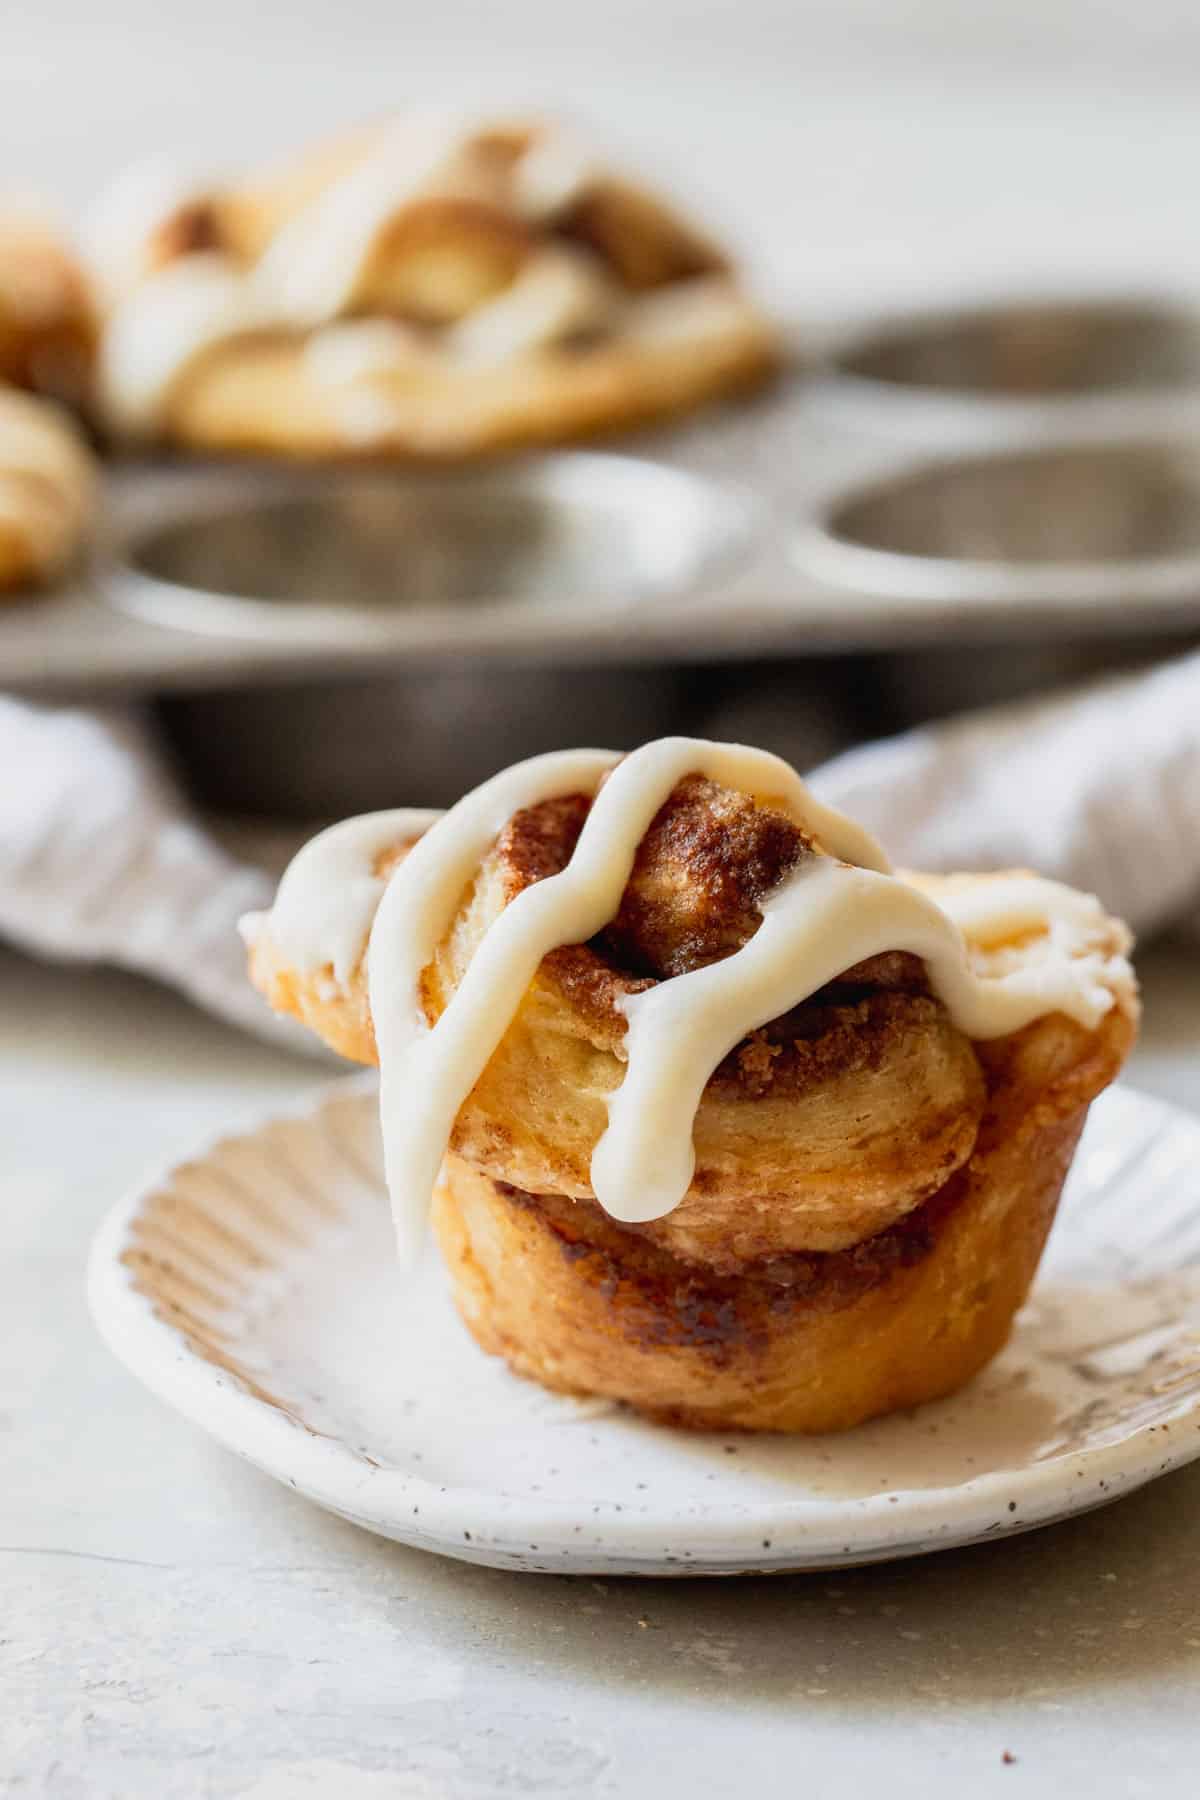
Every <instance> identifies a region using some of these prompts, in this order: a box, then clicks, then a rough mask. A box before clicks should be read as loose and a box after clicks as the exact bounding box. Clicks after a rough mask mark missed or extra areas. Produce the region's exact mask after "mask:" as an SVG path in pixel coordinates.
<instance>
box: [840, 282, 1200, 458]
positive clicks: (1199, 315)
mask: <svg viewBox="0 0 1200 1800" xmlns="http://www.w3.org/2000/svg"><path fill="white" fill-rule="evenodd" d="M818 391H819V393H820V395H821V398H822V401H823V403H824V404H825V405H827V406H829V407H830V408H831V409H832V410H833V411H834V412H835V413H836V414H838V415H840V416H841V417H842V418H843V420H844V421H845V422H846V423H847V424H849V425H850V426H851V427H857V428H860V429H865V430H868V431H872V432H881V433H883V434H896V435H900V436H902V437H908V438H915V439H924V440H926V441H927V442H929V441H932V442H933V443H939V442H940V443H942V444H948V443H951V442H957V441H958V440H959V439H960V438H965V439H966V440H968V441H969V440H971V439H979V438H980V437H981V436H983V435H985V434H989V433H990V434H998V435H1005V434H1008V433H1012V432H1014V431H1016V432H1030V433H1033V432H1037V431H1039V430H1052V431H1069V430H1072V429H1078V428H1088V429H1097V430H1100V431H1103V430H1104V428H1105V427H1106V426H1109V425H1113V426H1117V427H1120V426H1121V424H1122V423H1123V422H1124V421H1126V420H1128V419H1129V418H1131V417H1135V416H1141V415H1149V416H1150V417H1153V416H1154V415H1155V414H1158V415H1162V414H1165V413H1179V412H1182V413H1183V414H1184V415H1186V414H1187V413H1188V411H1189V410H1194V408H1195V406H1196V401H1197V396H1198V395H1200V309H1198V308H1197V306H1196V305H1195V304H1194V303H1189V302H1186V301H1183V300H1171V299H1163V298H1156V297H1144V296H1143V297H1129V298H1124V299H1117V298H1078V297H1076V298H1068V299H1063V298H1045V299H1014V300H1009V301H997V302H993V303H991V304H989V305H966V306H962V307H959V308H956V309H953V310H947V311H936V312H935V311H927V312H922V313H915V314H911V315H908V316H906V317H899V318H892V319H885V320H882V321H879V322H877V323H876V324H874V325H873V326H869V327H865V328H863V327H860V328H859V329H858V330H857V331H855V332H852V333H850V334H848V335H846V336H843V337H842V338H841V339H840V340H835V343H834V345H833V346H832V347H831V348H830V349H829V350H828V351H827V353H826V355H825V357H824V359H823V364H822V368H821V370H820V373H819V377H818Z"/></svg>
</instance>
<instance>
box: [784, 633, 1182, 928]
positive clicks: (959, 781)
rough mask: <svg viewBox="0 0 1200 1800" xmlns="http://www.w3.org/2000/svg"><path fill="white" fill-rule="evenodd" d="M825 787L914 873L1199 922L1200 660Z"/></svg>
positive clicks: (909, 739)
mask: <svg viewBox="0 0 1200 1800" xmlns="http://www.w3.org/2000/svg"><path fill="white" fill-rule="evenodd" d="M812 783H813V787H814V789H815V791H816V792H817V793H818V794H819V795H820V796H821V798H822V799H823V800H825V801H827V802H829V803H830V804H832V805H834V806H838V807H841V808H842V809H843V810H844V811H846V812H848V813H850V814H851V815H852V816H853V817H854V818H856V819H860V820H861V821H862V823H863V824H864V825H866V826H868V827H869V828H870V829H871V830H873V831H876V832H877V833H878V834H879V836H880V837H881V838H882V840H883V842H884V844H885V845H886V846H887V849H888V852H889V854H890V855H891V856H892V858H893V860H894V861H896V862H897V863H900V864H902V865H908V866H909V867H912V868H930V869H949V868H955V869H987V868H991V869H997V868H999V869H1003V868H1030V869H1036V870H1037V871H1038V873H1039V874H1042V875H1050V876H1053V877H1055V878H1056V879H1057V880H1059V881H1065V882H1069V883H1070V885H1071V886H1072V887H1077V888H1082V889H1084V891H1085V892H1088V893H1094V894H1098V895H1099V896H1100V898H1101V899H1102V900H1103V902H1104V905H1105V907H1106V909H1107V910H1108V911H1109V912H1111V913H1116V914H1117V915H1118V916H1120V917H1121V918H1124V919H1127V920H1128V921H1129V923H1130V924H1131V925H1132V926H1133V928H1134V930H1135V932H1138V933H1139V934H1141V935H1148V934H1150V933H1151V932H1154V931H1157V930H1160V929H1161V928H1162V927H1164V926H1166V925H1170V924H1179V925H1182V926H1185V927H1188V928H1190V929H1192V930H1194V929H1196V928H1197V927H1198V926H1200V654H1198V653H1192V654H1190V655H1188V656H1184V657H1181V658H1179V659H1177V660H1174V661H1171V662H1168V663H1163V664H1160V665H1159V666H1158V667H1157V668H1153V669H1150V670H1144V671H1141V672H1139V673H1136V674H1131V675H1122V676H1118V677H1116V678H1115V679H1107V680H1104V681H1099V682H1094V683H1090V684H1088V685H1086V686H1084V687H1080V688H1073V689H1070V690H1068V691H1067V692H1065V693H1056V694H1053V695H1050V696H1049V697H1042V698H1037V699H1034V700H1025V701H1021V702H1019V703H1017V704H1015V705H1006V706H1000V707H989V708H988V709H987V710H985V711H982V712H978V713H970V714H967V715H965V716H964V717H962V718H958V719H952V720H950V721H949V722H947V723H944V724H937V725H929V726H925V727H922V728H920V729H919V730H916V731H910V732H906V733H905V734H904V735H903V736H902V737H897V738H888V739H884V740H883V741H882V742H880V743H877V744H868V745H866V746H865V747H864V748H862V749H861V750H852V751H850V752H849V753H848V754H846V755H844V756H840V757H837V758H836V759H835V760H834V761H833V762H830V763H826V764H825V765H824V766H823V767H822V768H820V769H818V770H817V771H816V772H815V774H814V775H813V777H812Z"/></svg>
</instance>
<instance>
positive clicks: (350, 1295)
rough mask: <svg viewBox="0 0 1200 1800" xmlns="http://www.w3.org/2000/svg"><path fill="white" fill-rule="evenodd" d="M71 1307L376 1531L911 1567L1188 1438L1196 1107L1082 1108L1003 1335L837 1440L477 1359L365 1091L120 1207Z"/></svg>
mask: <svg viewBox="0 0 1200 1800" xmlns="http://www.w3.org/2000/svg"><path fill="white" fill-rule="evenodd" d="M90 1294H91V1304H92V1310H93V1313H94V1316H95V1318H96V1322H97V1324H98V1325H99V1327H100V1330H101V1332H102V1333H103V1335H104V1337H105V1338H106V1339H107V1341H108V1343H109V1344H110V1346H111V1347H112V1349H113V1350H114V1351H115V1352H116V1354H117V1355H118V1356H119V1357H121V1358H122V1360H123V1361H124V1362H125V1363H127V1364H128V1366H129V1367H130V1368H131V1369H132V1370H133V1371H134V1373H135V1374H137V1375H138V1376H139V1377H140V1378H141V1379H142V1380H143V1381H144V1382H145V1383H146V1384H147V1385H148V1386H149V1387H151V1388H152V1389H154V1391H155V1392H156V1393H158V1394H160V1395H161V1396H162V1397H163V1398H164V1399H165V1400H167V1401H168V1402H170V1404H172V1405H173V1406H176V1407H177V1408H178V1409H179V1410H180V1411H181V1412H182V1413H184V1414H186V1415H187V1416H188V1417H189V1418H190V1419H192V1420H194V1421H195V1422H196V1423H197V1424H198V1425H201V1426H202V1427H203V1428H204V1429H205V1430H207V1431H209V1432H211V1433H212V1435H213V1436H214V1437H216V1438H218V1439H219V1440H220V1441H221V1442H222V1443H224V1444H227V1445H228V1446H229V1447H230V1449H232V1450H236V1451H238V1452H239V1453H240V1454H241V1455H242V1456H245V1457H247V1458H248V1459H249V1461H251V1462H252V1463H256V1464H257V1465H258V1467H259V1468H261V1469H265V1470H267V1471H268V1472H269V1473H270V1474H272V1475H275V1476H277V1477H278V1478H279V1479H280V1480H281V1481H285V1482H287V1483H288V1484H289V1486H291V1487H293V1488H297V1489H298V1490H299V1491H300V1492H301V1493H304V1494H307V1495H309V1496H310V1497H311V1498H312V1499H314V1500H316V1501H317V1502H318V1503H319V1504H320V1505H322V1506H326V1507H329V1508H331V1509H332V1510H333V1511H334V1512H337V1513H340V1514H341V1515H342V1516H343V1517H344V1518H347V1519H351V1520H353V1521H354V1522H355V1523H356V1524H359V1525H362V1526H365V1527H366V1528H367V1529H368V1530H370V1531H376V1532H380V1533H382V1534H383V1535H384V1536H385V1537H390V1538H396V1539H398V1540H400V1541H401V1542H402V1543H407V1544H412V1545H415V1546H418V1547H419V1548H421V1549H426V1550H436V1551H439V1552H441V1553H442V1554H444V1555H449V1556H456V1557H463V1558H466V1559H467V1560H469V1561H473V1562H482V1563H491V1564H494V1565H495V1566H497V1567H500V1568H510V1569H542V1570H559V1571H578V1572H580V1573H587V1572H591V1573H605V1574H620V1573H629V1574H641V1575H683V1574H693V1573H696V1574H734V1573H740V1572H745V1571H750V1570H756V1571H768V1570H777V1569H778V1570H782V1569H816V1568H832V1567H836V1566H838V1565H840V1564H847V1563H862V1562H870V1561H875V1560H882V1559H885V1558H889V1557H898V1556H909V1555H915V1554H918V1553H921V1552H925V1551H930V1550H936V1549H940V1548H942V1547H944V1546H947V1545H952V1544H963V1543H971V1542H974V1541H976V1540H978V1539H984V1538H991V1537H998V1536H1003V1535H1005V1534H1006V1533H1009V1532H1015V1531H1026V1530H1029V1529H1030V1528H1031V1527H1033V1526H1036V1525H1043V1524H1047V1523H1049V1522H1050V1521H1051V1520H1055V1519H1061V1518H1065V1517H1067V1516H1068V1515H1070V1514H1071V1513H1076V1512H1082V1511H1084V1510H1086V1509H1087V1508H1089V1507H1094V1506H1102V1505H1104V1504H1106V1503H1107V1502H1108V1501H1110V1500H1114V1499H1117V1498H1118V1497H1119V1496H1120V1495H1122V1494H1126V1493H1129V1492H1131V1491H1132V1490H1133V1489H1134V1488H1136V1487H1139V1486H1140V1485H1141V1484H1142V1483H1143V1482H1146V1481H1149V1480H1151V1479H1153V1477H1154V1476H1156V1475H1159V1474H1161V1473H1162V1472H1163V1471H1165V1470H1167V1469H1170V1468H1173V1467H1175V1466H1177V1465H1178V1464H1180V1463H1184V1462H1187V1461H1189V1460H1190V1459H1191V1458H1193V1457H1195V1456H1197V1455H1200V1120H1194V1119H1192V1118H1190V1117H1188V1116H1187V1115H1184V1114H1181V1113H1178V1112H1175V1111H1174V1110H1172V1109H1171V1108H1169V1107H1166V1106H1163V1105H1161V1104H1160V1103H1158V1102H1155V1101H1151V1100H1148V1099H1146V1098H1144V1097H1142V1096H1141V1095H1138V1094H1135V1093H1131V1092H1129V1091H1125V1090H1117V1091H1116V1092H1113V1093H1110V1094H1107V1095H1105V1096H1104V1098H1103V1099H1102V1100H1101V1101H1100V1102H1098V1103H1097V1105H1096V1106H1095V1108H1094V1109H1093V1114H1092V1119H1091V1122H1090V1123H1089V1125H1088V1128H1087V1132H1086V1135H1085V1137H1084V1141H1083V1144H1082V1146H1081V1149H1080V1152H1079V1155H1078V1157H1077V1159H1076V1165H1075V1169H1074V1172H1073V1174H1072V1177H1071V1181H1070V1185H1069V1189H1068V1192H1067V1194H1066V1196H1065V1197H1064V1201H1063V1207H1062V1211H1061V1213H1060V1217H1059V1223H1058V1225H1057V1227H1056V1230H1055V1234H1054V1238H1053V1241H1052V1244H1051V1248H1050V1251H1049V1253H1048V1255H1047V1257H1046V1261H1045V1263H1044V1265H1043V1269H1042V1273H1041V1276H1040V1278H1039V1281H1038V1284H1037V1288H1036V1292H1035V1295H1034V1298H1033V1301H1032V1303H1031V1304H1030V1306H1028V1307H1027V1308H1026V1310H1025V1312H1024V1313H1023V1314H1022V1316H1021V1318H1020V1321H1019V1323H1018V1326H1017V1330H1016V1332H1015V1335H1014V1338H1013V1341H1012V1343H1011V1344H1010V1346H1009V1348H1008V1349H1007V1350H1006V1351H1005V1352H1004V1354H1003V1355H1002V1356H1001V1357H999V1358H998V1360H997V1361H996V1362H995V1363H993V1364H992V1366H991V1368H990V1369H988V1370H987V1371H986V1372H985V1373H984V1374H983V1375H982V1376H980V1377H979V1378H978V1379H977V1380H976V1381H975V1382H974V1383H973V1384H972V1385H971V1386H970V1387H969V1388H968V1389H967V1390H966V1391H965V1392H964V1393H962V1394H960V1395H958V1396H957V1397H956V1398H954V1399H952V1400H947V1401H942V1402H939V1403H938V1404H936V1405H932V1406H928V1407H924V1408H922V1409H920V1410H919V1411H917V1412H914V1413H908V1414H904V1415H899V1416H896V1417H893V1418H891V1419H888V1420H885V1421H883V1422H882V1423H878V1424H873V1425H868V1426H864V1427H861V1428H860V1429H858V1430H857V1431H854V1432H852V1433H849V1434H848V1435H846V1436H842V1437H831V1438H822V1439H759V1438H754V1437H750V1436H744V1435H738V1434H734V1435H730V1436H697V1435H693V1434H689V1433H686V1432H672V1431H669V1430H666V1429H663V1428H661V1427H656V1426H652V1425H648V1424H645V1423H643V1422H642V1421H640V1420H638V1419H635V1418H633V1417H631V1416H630V1415H628V1414H626V1413H625V1412H623V1411H622V1410H621V1409H620V1408H617V1407H614V1406H611V1405H609V1404H608V1403H605V1402H586V1401H583V1402H580V1401H572V1400H568V1399H563V1398H560V1397H558V1396H556V1395H552V1394H548V1393H544V1392H543V1391H542V1390H541V1389H540V1388H538V1387H536V1386H533V1385H531V1384H529V1383H527V1382H523V1381H519V1380H517V1379H516V1378H515V1377H513V1376H512V1375H510V1374H509V1373H508V1372H507V1370H506V1369H505V1368H504V1367H503V1366H502V1365H501V1364H500V1363H498V1362H496V1361H494V1360H492V1359H491V1358H489V1357H486V1356H483V1355H482V1354H481V1353H480V1352H479V1351H478V1350H477V1349H476V1347H475V1345H474V1344H473V1343H472V1342H471V1340H470V1339H469V1338H468V1336H467V1334H466V1332H465V1331H464V1329H463V1328H462V1326H461V1325H460V1324H459V1322H458V1320H457V1318H456V1316H455V1314H454V1312H453V1310H452V1307H451V1305H450V1302H449V1299H448V1296H447V1293H446V1288H445V1284H444V1281H443V1278H442V1275H441V1271H440V1268H439V1267H438V1265H437V1263H436V1260H435V1259H434V1257H433V1256H432V1255H430V1256H429V1257H428V1258H427V1260H426V1263H425V1266H424V1268H423V1269H422V1270H421V1272H420V1273H419V1274H418V1275H416V1276H414V1277H413V1278H412V1279H411V1280H410V1281H409V1282H408V1283H407V1284H405V1283H404V1282H403V1281H402V1280H401V1277H400V1275H399V1274H398V1273H397V1271H396V1268H395V1266H394V1264H393V1260H392V1255H391V1244H390V1225H389V1219H388V1211H387V1203H386V1198H385V1194H384V1189H383V1185H382V1181H381V1177H380V1159H379V1145H378V1137H377V1125H376V1116H375V1103H374V1091H373V1086H372V1085H370V1084H368V1083H366V1082H364V1081H363V1080H361V1079H356V1080H352V1081H342V1082H339V1083H338V1084H336V1086H335V1087H333V1088H332V1089H329V1090H327V1091H326V1092H325V1093H324V1094H323V1095H322V1096H321V1097H320V1098H319V1099H318V1100H316V1101H315V1102H312V1103H310V1104H309V1105H308V1106H306V1107H305V1108H304V1110H303V1111H300V1112H297V1113H295V1114H293V1115H291V1116H288V1117H283V1118H274V1119H271V1120H269V1121H267V1122H266V1123H264V1124H263V1125H261V1126H260V1127H259V1128H258V1129H257V1130H255V1131H253V1132H251V1133H249V1134H248V1135H246V1136H241V1137H232V1138H225V1139H223V1140H222V1141H220V1142H219V1143H216V1144H212V1145H210V1146H209V1147H208V1148H207V1149H205V1150H203V1151H202V1152H201V1153H200V1154H199V1155H198V1156H197V1157H195V1158H194V1159H193V1160H191V1161H189V1162H185V1163H182V1164H180V1165H179V1166H178V1167H177V1168H174V1169H172V1170H170V1171H169V1172H168V1173H167V1174H166V1175H165V1176H164V1177H163V1178H162V1180H160V1181H158V1182H156V1183H155V1184H154V1185H153V1186H151V1187H149V1188H147V1189H145V1190H144V1191H143V1192H141V1193H138V1194H135V1195H134V1196H133V1198H132V1199H130V1200H127V1201H125V1202H123V1203H122V1204H121V1205H120V1206H119V1207H118V1208H117V1209H116V1211H115V1212H114V1213H113V1214H112V1215H111V1217H110V1218H109V1219H108V1221H107V1222H106V1224H105V1225H104V1226H103V1228H102V1230H101V1231H100V1233H99V1235H98V1237H97V1239H96V1242H95V1245H94V1248H93V1253H92V1260H91V1272H90ZM163 1503H164V1505H168V1504H170V1496H169V1495H168V1494H166V1493H164V1496H163Z"/></svg>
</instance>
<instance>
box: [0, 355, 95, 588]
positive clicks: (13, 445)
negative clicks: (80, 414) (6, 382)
mask: <svg viewBox="0 0 1200 1800" xmlns="http://www.w3.org/2000/svg"><path fill="white" fill-rule="evenodd" d="M94 494H95V472H94V468H93V463H92V457H91V453H90V452H89V450H88V448H87V445H86V444H85V443H84V440H83V437H82V435H81V434H80V432H79V431H78V429H77V428H76V426H75V424H74V422H73V421H72V420H71V419H70V418H68V417H67V415H66V414H65V413H64V412H63V411H61V409H60V408H58V407H57V406H55V405H54V404H53V403H52V402H50V401H48V400H41V399H39V398H36V397H35V396H34V395H32V394H21V393H17V392H16V390H15V389H12V388H0V601H3V600H5V599H12V598H14V597H17V596H19V595H20V594H21V593H23V592H27V591H28V590H29V589H30V588H31V587H38V586H41V585H43V584H45V583H46V582H48V581H51V580H53V578H54V577H55V576H56V575H58V574H60V573H61V572H62V570H63V568H64V567H65V566H66V564H67V563H69V562H70V560H71V558H72V557H73V556H74V555H75V554H76V552H77V551H78V549H79V546H80V543H81V541H82V539H83V536H84V533H85V531H86V529H87V525H88V521H89V519H90V516H91V511H92V505H93V500H94Z"/></svg>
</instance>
